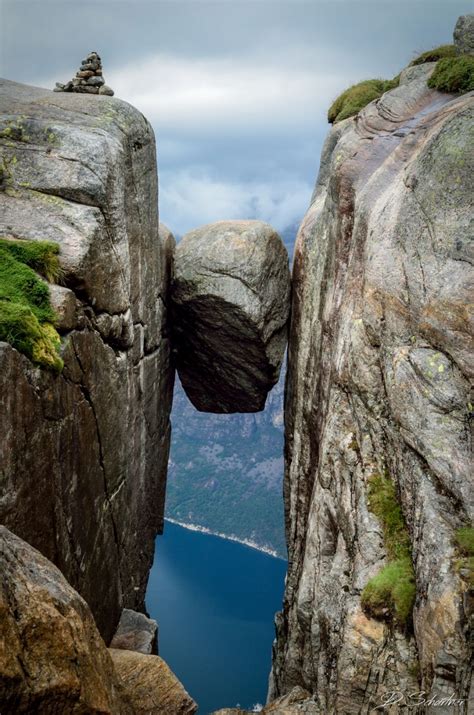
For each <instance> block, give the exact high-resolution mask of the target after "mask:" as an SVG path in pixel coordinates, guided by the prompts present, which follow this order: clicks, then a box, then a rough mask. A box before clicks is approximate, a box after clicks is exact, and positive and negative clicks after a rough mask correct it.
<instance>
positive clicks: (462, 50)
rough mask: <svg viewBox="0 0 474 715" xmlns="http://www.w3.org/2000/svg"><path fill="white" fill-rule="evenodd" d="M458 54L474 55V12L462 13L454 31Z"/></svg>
mask: <svg viewBox="0 0 474 715" xmlns="http://www.w3.org/2000/svg"><path fill="white" fill-rule="evenodd" d="M453 38H454V44H455V46H456V49H457V51H458V54H461V55H462V54H469V55H474V14H472V13H471V14H469V15H461V17H460V18H459V19H458V21H457V23H456V27H455V28H454V33H453Z"/></svg>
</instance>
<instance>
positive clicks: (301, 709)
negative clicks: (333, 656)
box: [213, 686, 322, 715]
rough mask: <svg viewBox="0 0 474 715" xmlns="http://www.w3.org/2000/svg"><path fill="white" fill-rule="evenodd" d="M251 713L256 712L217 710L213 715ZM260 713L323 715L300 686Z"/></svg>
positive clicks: (247, 714) (230, 709) (268, 714)
mask: <svg viewBox="0 0 474 715" xmlns="http://www.w3.org/2000/svg"><path fill="white" fill-rule="evenodd" d="M251 712H255V711H252V710H239V709H238V708H224V709H222V710H217V711H216V712H215V713H213V715H250V713H251ZM260 712H261V713H262V715H322V712H321V710H320V709H319V707H318V705H317V704H316V703H315V701H314V700H313V699H312V698H311V697H310V693H308V691H307V690H304V688H300V687H299V686H296V687H295V688H293V689H292V690H291V692H290V693H288V694H287V695H282V696H281V697H280V698H277V699H276V700H274V701H273V702H271V703H270V704H269V705H267V706H266V707H264V708H263V709H262V710H260Z"/></svg>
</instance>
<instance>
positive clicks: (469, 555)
mask: <svg viewBox="0 0 474 715" xmlns="http://www.w3.org/2000/svg"><path fill="white" fill-rule="evenodd" d="M454 538H455V541H456V546H457V548H458V551H459V552H460V553H461V555H462V558H460V559H459V561H458V563H457V567H458V570H460V571H461V570H462V571H464V572H467V577H466V579H467V581H468V583H469V586H470V587H471V588H474V528H472V527H471V526H463V527H462V528H461V529H458V530H457V531H456V533H455V535H454ZM462 571H461V573H462Z"/></svg>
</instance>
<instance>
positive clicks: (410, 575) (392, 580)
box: [361, 474, 416, 627]
mask: <svg viewBox="0 0 474 715" xmlns="http://www.w3.org/2000/svg"><path fill="white" fill-rule="evenodd" d="M368 497H369V498H368V504H369V509H370V511H371V512H372V513H373V514H375V516H376V517H377V518H378V519H379V520H380V522H381V524H382V529H383V537H384V543H385V548H386V549H387V556H388V564H387V565H386V566H384V567H383V568H382V569H381V570H380V571H379V573H378V574H376V576H374V577H373V578H372V579H371V580H370V581H369V582H368V584H367V585H366V586H365V588H364V590H363V591H362V594H361V606H362V608H363V609H364V611H365V612H366V613H367V614H368V615H370V616H372V617H374V618H379V619H382V620H390V621H393V622H395V623H397V625H399V626H400V627H408V626H409V625H410V624H411V618H412V611H413V605H414V602H415V596H416V586H415V573H414V570H413V564H412V558H411V542H410V535H409V533H408V529H407V526H406V523H405V519H404V517H403V512H402V509H401V506H400V504H399V502H398V499H397V494H396V490H395V486H394V484H393V482H392V480H391V479H389V478H388V477H386V476H382V475H380V474H377V475H374V476H373V477H372V478H371V479H370V481H369V490H368Z"/></svg>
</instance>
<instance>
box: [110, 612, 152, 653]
mask: <svg viewBox="0 0 474 715" xmlns="http://www.w3.org/2000/svg"><path fill="white" fill-rule="evenodd" d="M157 644H158V624H157V622H156V621H154V620H153V619H152V618H148V617H147V616H145V614H144V613H137V611H132V610H131V609H130V608H124V609H123V611H122V615H121V616H120V621H119V624H118V626H117V630H116V631H115V634H114V637H113V638H112V641H111V643H110V647H111V648H116V649H120V650H133V651H136V652H137V653H144V654H145V655H152V654H153V653H157V652H158V646H157Z"/></svg>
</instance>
